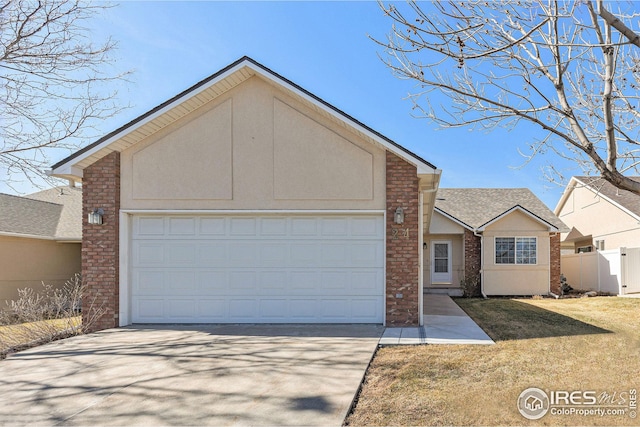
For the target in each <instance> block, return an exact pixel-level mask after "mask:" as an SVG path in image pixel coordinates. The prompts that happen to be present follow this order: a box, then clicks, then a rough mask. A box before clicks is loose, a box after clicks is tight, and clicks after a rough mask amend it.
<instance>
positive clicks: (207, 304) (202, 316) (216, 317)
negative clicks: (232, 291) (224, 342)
mask: <svg viewBox="0 0 640 427" xmlns="http://www.w3.org/2000/svg"><path fill="white" fill-rule="evenodd" d="M227 304H228V301H227V299H226V298H217V299H208V298H203V299H199V300H198V304H197V307H198V308H197V310H198V311H197V317H198V319H199V321H201V322H225V321H226V320H227V319H228V317H229V313H228V309H227Z"/></svg>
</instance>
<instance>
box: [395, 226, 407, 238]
mask: <svg viewBox="0 0 640 427" xmlns="http://www.w3.org/2000/svg"><path fill="white" fill-rule="evenodd" d="M392 230H393V231H392V232H391V238H392V239H393V240H397V239H408V238H409V229H408V228H393V229H392Z"/></svg>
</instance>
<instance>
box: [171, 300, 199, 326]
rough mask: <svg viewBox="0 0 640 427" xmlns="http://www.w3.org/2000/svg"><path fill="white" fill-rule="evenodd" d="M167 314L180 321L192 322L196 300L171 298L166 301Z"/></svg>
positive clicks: (195, 311)
mask: <svg viewBox="0 0 640 427" xmlns="http://www.w3.org/2000/svg"><path fill="white" fill-rule="evenodd" d="M166 304H167V311H168V316H169V317H170V318H172V319H174V320H177V321H180V322H194V321H195V319H196V317H195V313H197V310H196V301H194V300H193V299H190V298H189V299H181V298H173V299H171V300H168V301H167V302H166Z"/></svg>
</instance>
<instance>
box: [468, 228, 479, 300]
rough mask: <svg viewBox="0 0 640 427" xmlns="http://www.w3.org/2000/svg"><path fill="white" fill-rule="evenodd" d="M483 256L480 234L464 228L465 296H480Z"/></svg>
mask: <svg viewBox="0 0 640 427" xmlns="http://www.w3.org/2000/svg"><path fill="white" fill-rule="evenodd" d="M481 257H482V245H481V243H480V236H476V235H475V234H473V231H471V230H467V229H466V228H465V230H464V279H465V284H466V286H465V296H469V297H476V296H480V292H481V289H482V288H481V280H482V275H481V274H480V268H481V266H482V264H481Z"/></svg>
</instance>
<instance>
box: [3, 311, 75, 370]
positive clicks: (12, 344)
mask: <svg viewBox="0 0 640 427" xmlns="http://www.w3.org/2000/svg"><path fill="white" fill-rule="evenodd" d="M81 327H82V318H81V316H74V317H66V318H62V319H51V320H40V321H37V322H29V323H20V324H16V325H0V360H2V359H4V358H5V357H6V355H7V354H8V353H11V352H14V351H18V350H22V349H25V348H29V347H33V346H35V345H38V344H43V343H46V342H50V341H53V340H55V339H58V338H64V337H66V336H69V335H74V334H77V333H78V332H79V329H80V328H81Z"/></svg>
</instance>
